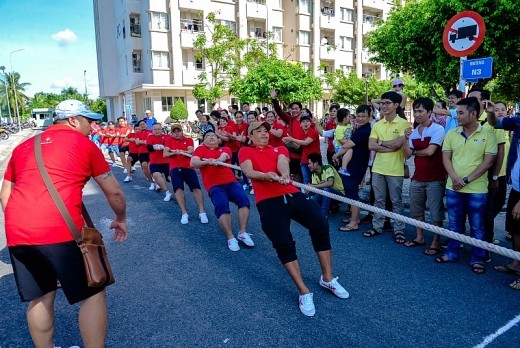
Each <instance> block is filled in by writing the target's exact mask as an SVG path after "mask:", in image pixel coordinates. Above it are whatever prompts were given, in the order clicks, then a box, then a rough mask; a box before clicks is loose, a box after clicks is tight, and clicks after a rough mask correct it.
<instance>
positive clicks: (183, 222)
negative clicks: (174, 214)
mask: <svg viewBox="0 0 520 348" xmlns="http://www.w3.org/2000/svg"><path fill="white" fill-rule="evenodd" d="M187 223H188V214H182V217H181V224H183V225H186V224H187Z"/></svg>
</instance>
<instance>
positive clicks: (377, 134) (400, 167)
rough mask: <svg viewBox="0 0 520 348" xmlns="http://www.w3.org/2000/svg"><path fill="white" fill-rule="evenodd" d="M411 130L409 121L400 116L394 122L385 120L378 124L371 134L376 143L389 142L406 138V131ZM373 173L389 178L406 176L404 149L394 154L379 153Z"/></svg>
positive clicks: (373, 166)
mask: <svg viewBox="0 0 520 348" xmlns="http://www.w3.org/2000/svg"><path fill="white" fill-rule="evenodd" d="M408 128H410V124H409V123H408V121H406V120H404V119H402V118H401V117H399V116H396V118H395V119H394V120H393V121H392V122H388V121H387V120H386V119H385V118H384V119H382V120H380V121H378V122H376V123H375V124H374V126H373V127H372V131H371V132H370V138H373V139H375V140H376V141H389V140H394V139H397V138H399V137H402V136H404V131H405V130H406V129H408ZM372 172H373V173H378V174H381V175H388V176H404V153H403V149H402V148H401V149H399V150H397V151H393V152H377V153H376V158H375V159H374V164H373V165H372Z"/></svg>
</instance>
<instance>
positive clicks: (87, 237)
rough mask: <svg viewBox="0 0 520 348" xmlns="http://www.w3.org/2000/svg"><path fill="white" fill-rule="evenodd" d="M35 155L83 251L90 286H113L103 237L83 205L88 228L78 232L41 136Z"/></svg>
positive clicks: (50, 190)
mask: <svg viewBox="0 0 520 348" xmlns="http://www.w3.org/2000/svg"><path fill="white" fill-rule="evenodd" d="M34 153H35V156H36V163H37V164H38V169H39V170H40V173H41V176H42V178H43V181H44V182H45V186H46V187H47V190H48V191H49V194H50V195H51V197H52V199H53V200H54V203H56V206H57V207H58V210H59V211H60V213H61V215H62V217H63V219H64V220H65V222H66V223H67V226H68V227H69V230H70V233H71V234H72V236H73V237H74V240H75V241H76V244H77V245H78V247H79V248H80V250H81V253H82V255H83V263H84V265H85V273H86V277H87V284H88V286H89V287H94V288H95V287H103V286H107V285H110V284H113V283H114V282H115V278H114V274H113V273H112V269H111V268H110V263H109V262H108V256H107V251H106V249H105V244H104V243H103V236H102V235H101V233H99V231H98V230H97V229H96V228H95V227H94V224H93V223H92V219H91V218H90V215H89V213H88V211H87V208H86V207H85V205H84V204H83V203H82V204H81V208H82V215H83V218H84V219H85V222H86V224H87V226H86V227H83V228H82V229H81V233H80V232H79V231H78V228H77V227H76V224H75V223H74V221H73V220H72V217H71V216H70V213H69V211H68V210H67V207H66V206H65V203H63V200H62V199H61V197H60V195H59V193H58V191H57V190H56V187H55V186H54V184H53V183H52V180H51V178H50V176H49V173H48V172H47V169H46V168H45V165H44V164H43V158H42V147H41V134H38V135H36V136H35V137H34Z"/></svg>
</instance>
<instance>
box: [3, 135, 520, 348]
mask: <svg viewBox="0 0 520 348" xmlns="http://www.w3.org/2000/svg"><path fill="white" fill-rule="evenodd" d="M0 145H1V144H0ZM4 164H5V163H4ZM114 173H115V175H116V177H117V178H119V179H120V180H121V181H122V180H123V178H124V174H122V169H121V168H114ZM122 186H123V188H124V191H125V194H126V195H127V201H128V216H129V225H130V237H129V239H128V241H126V242H125V243H123V244H116V243H115V242H113V240H112V234H111V232H109V231H108V224H109V222H110V219H111V218H112V214H111V213H110V211H109V208H108V205H107V203H106V201H105V199H104V197H103V195H102V194H101V192H100V190H99V189H98V188H97V186H96V185H95V183H94V184H92V183H89V185H88V186H87V188H86V189H85V192H84V193H85V203H86V205H87V206H88V207H89V210H90V212H91V216H92V218H93V220H94V222H95V223H96V225H97V226H98V228H99V229H100V230H101V231H102V232H103V234H104V235H105V242H106V244H107V248H108V251H109V256H110V260H111V263H112V268H113V270H114V272H115V275H116V283H115V284H114V285H113V286H111V287H109V289H108V290H107V294H108V295H107V303H108V309H109V328H108V336H107V346H108V347H331V346H336V347H476V346H478V345H480V344H482V343H483V342H485V341H486V340H488V341H489V343H488V344H484V345H481V347H484V346H487V347H518V346H519V344H518V342H520V325H518V320H519V319H520V292H519V291H513V290H511V289H509V288H508V287H507V284H509V283H510V282H511V281H513V280H514V279H515V276H513V275H504V274H499V273H497V272H495V271H494V270H493V269H492V266H494V265H499V264H504V263H505V262H507V259H506V258H504V257H502V256H499V255H494V256H493V260H492V262H491V263H490V264H488V271H487V272H486V274H484V275H475V274H473V273H472V272H471V270H470V267H469V265H468V261H469V253H470V248H469V247H465V248H464V251H463V256H462V259H461V260H460V261H459V262H458V263H455V264H436V263H434V262H433V258H432V257H428V256H424V255H423V254H422V250H423V249H422V248H405V247H403V246H401V245H397V244H395V243H394V242H393V236H392V234H389V233H385V234H384V235H381V236H379V237H376V238H370V239H367V238H364V237H363V236H362V231H363V230H366V229H368V228H369V226H370V225H364V226H363V228H362V229H360V231H358V232H353V233H340V232H337V228H338V227H339V226H340V222H341V219H342V218H344V215H343V213H340V214H335V215H331V216H330V217H329V221H330V227H331V240H332V246H333V269H334V274H335V276H339V281H340V282H341V283H342V284H343V285H344V286H345V288H347V290H348V291H349V292H350V298H349V299H347V300H342V299H339V298H336V297H335V296H334V295H333V294H332V293H330V292H328V291H327V290H325V289H323V288H321V287H320V286H319V284H318V281H319V277H320V268H319V264H318V262H317V259H316V256H315V253H314V252H313V251H312V246H311V243H310V240H309V237H308V235H307V233H306V232H305V231H304V230H303V229H302V228H301V227H300V226H299V225H297V224H294V225H293V234H294V237H295V239H296V241H297V249H298V256H299V261H300V266H301V269H302V273H303V276H304V280H305V281H306V283H307V285H308V286H309V288H310V289H311V291H313V292H314V301H315V305H316V315H315V316H314V317H313V318H308V317H305V316H303V315H302V314H301V313H300V312H299V310H298V306H297V298H298V296H297V292H296V289H295V287H294V285H293V284H292V282H291V280H290V278H289V277H288V275H287V274H286V272H285V270H284V269H283V267H282V266H281V265H280V263H279V261H278V259H277V258H276V255H275V252H274V250H273V249H272V247H271V245H270V242H269V241H268V240H267V238H266V237H265V236H264V234H263V232H262V231H261V229H260V222H259V218H258V212H257V210H256V208H255V207H254V200H253V196H250V198H251V203H252V209H251V219H250V223H249V232H250V233H252V234H253V236H252V238H253V240H254V241H255V243H256V246H255V247H254V248H246V247H242V249H241V250H240V251H239V252H235V253H233V252H231V251H229V250H228V249H227V245H226V241H225V237H224V234H223V233H222V232H221V231H220V229H219V227H218V224H217V221H216V218H215V216H214V215H213V214H212V212H213V211H212V207H211V203H210V201H209V199H207V196H205V205H206V208H207V211H208V215H209V217H210V223H209V224H207V225H202V224H200V222H199V221H198V218H197V210H196V207H195V205H194V200H193V198H192V197H191V195H190V194H189V193H188V194H187V203H188V211H189V213H190V217H191V218H190V223H189V224H188V225H181V224H180V222H179V221H180V217H181V216H180V211H179V209H178V206H177V204H176V203H175V202H173V201H172V202H169V203H165V202H163V201H162V198H163V195H161V194H157V193H155V192H150V191H148V185H147V183H146V182H145V180H144V178H143V176H142V174H141V172H140V170H138V172H137V173H136V175H135V179H134V181H133V182H131V183H128V184H123V183H122ZM232 211H233V213H235V212H236V209H234V208H233V209H232ZM342 211H344V208H342ZM235 217H236V215H234V218H235ZM1 218H3V216H2V217H1ZM234 220H235V219H234ZM499 225H500V221H498V222H497V237H498V239H499V240H501V245H503V246H508V247H510V245H509V244H507V243H506V242H505V240H504V231H503V221H502V225H500V226H499ZM235 227H236V228H237V224H236V221H235ZM2 228H3V226H2ZM235 230H236V229H235ZM406 235H407V237H408V238H413V235H414V229H413V228H412V227H410V226H408V227H407V231H406ZM429 239H430V236H429V235H428V240H429ZM0 249H1V250H0V261H1V262H3V263H5V264H7V265H8V264H9V263H10V261H9V255H8V252H7V249H6V248H5V244H2V245H0ZM3 268H4V269H6V267H3ZM4 273H5V274H2V273H0V274H2V275H3V276H2V277H1V278H0V289H1V294H2V295H3V296H1V298H0V309H1V316H0V348H7V347H31V346H32V344H31V341H30V337H29V333H28V329H27V325H26V322H25V308H26V304H22V303H20V301H19V298H18V295H17V291H16V286H15V282H14V278H13V275H12V274H10V272H8V271H7V272H4ZM56 312H57V315H56V334H55V337H56V339H55V342H56V346H60V347H70V346H74V345H78V346H81V339H80V335H79V330H78V327H77V312H78V306H77V305H76V306H69V305H68V303H67V302H66V300H65V298H64V296H63V294H61V293H60V294H59V295H58V298H57V301H56ZM515 320H516V321H515ZM508 323H509V326H511V327H510V328H508V327H507V326H506V325H507V324H508ZM493 335H494V336H493ZM515 342H516V343H515Z"/></svg>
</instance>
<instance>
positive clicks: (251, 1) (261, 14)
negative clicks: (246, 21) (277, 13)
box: [246, 0, 267, 19]
mask: <svg viewBox="0 0 520 348" xmlns="http://www.w3.org/2000/svg"><path fill="white" fill-rule="evenodd" d="M246 17H247V18H257V19H267V6H266V5H265V0H247V4H246Z"/></svg>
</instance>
